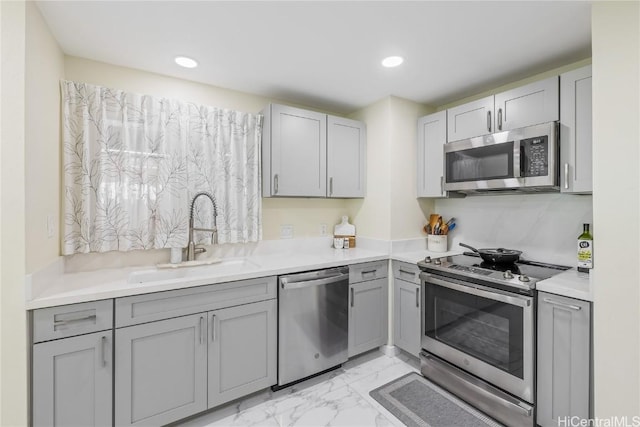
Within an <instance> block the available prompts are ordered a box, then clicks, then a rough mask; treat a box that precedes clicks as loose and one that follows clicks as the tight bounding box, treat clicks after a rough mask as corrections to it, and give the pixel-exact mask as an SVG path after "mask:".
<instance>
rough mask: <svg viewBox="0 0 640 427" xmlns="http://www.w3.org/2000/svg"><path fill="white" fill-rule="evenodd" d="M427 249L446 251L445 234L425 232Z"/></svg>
mask: <svg viewBox="0 0 640 427" xmlns="http://www.w3.org/2000/svg"><path fill="white" fill-rule="evenodd" d="M427 250H430V251H432V252H447V235H446V234H445V235H437V234H427Z"/></svg>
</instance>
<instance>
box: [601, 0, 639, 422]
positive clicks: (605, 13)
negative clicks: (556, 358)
mask: <svg viewBox="0 0 640 427" xmlns="http://www.w3.org/2000/svg"><path fill="white" fill-rule="evenodd" d="M591 23H592V49H593V117H594V119H595V120H594V122H593V143H594V144H593V219H594V223H595V233H594V236H593V237H594V271H593V273H592V274H593V276H594V284H595V286H594V305H593V326H594V329H593V348H594V352H593V362H594V384H595V396H594V402H595V403H594V405H595V409H594V412H595V417H596V418H598V419H600V420H605V421H607V420H610V419H611V420H612V418H613V417H618V421H620V420H621V419H622V418H621V417H623V416H626V417H628V418H627V421H626V422H627V423H628V424H631V423H632V421H631V420H632V418H631V417H638V416H640V286H639V284H640V264H639V262H638V261H639V260H640V227H639V224H640V172H639V169H638V162H640V149H639V147H640V122H639V120H638V118H639V117H640V4H639V3H638V2H615V1H611V2H609V1H602V2H594V4H593V6H592V14H591ZM633 422H635V423H636V424H637V421H636V420H634V421H633ZM602 425H604V424H602ZM611 425H613V423H612V424H611Z"/></svg>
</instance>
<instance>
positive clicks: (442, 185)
mask: <svg viewBox="0 0 640 427" xmlns="http://www.w3.org/2000/svg"><path fill="white" fill-rule="evenodd" d="M440 194H444V176H440Z"/></svg>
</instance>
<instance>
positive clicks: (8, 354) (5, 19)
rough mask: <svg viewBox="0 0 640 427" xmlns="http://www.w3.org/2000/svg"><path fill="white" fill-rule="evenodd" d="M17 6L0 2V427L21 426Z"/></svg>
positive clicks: (21, 113)
mask: <svg viewBox="0 0 640 427" xmlns="http://www.w3.org/2000/svg"><path fill="white" fill-rule="evenodd" d="M26 19H27V18H26V9H25V3H24V2H23V1H16V2H7V1H3V2H0V53H1V54H2V63H1V66H0V425H3V426H20V425H26V424H27V328H26V312H25V306H24V275H25V243H24V241H25V220H24V217H25V197H24V195H25V168H24V160H25V158H24V153H25V98H24V83H25V28H26Z"/></svg>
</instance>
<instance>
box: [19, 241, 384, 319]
mask: <svg viewBox="0 0 640 427" xmlns="http://www.w3.org/2000/svg"><path fill="white" fill-rule="evenodd" d="M387 259H389V254H388V253H386V252H384V251H379V250H370V249H363V248H352V249H332V248H326V249H321V250H315V251H314V252H313V253H280V254H273V255H251V256H247V257H243V258H242V259H241V260H245V261H246V262H245V263H244V264H243V265H242V267H241V268H238V266H234V265H225V264H224V263H223V264H222V265H218V264H212V265H208V266H206V265H205V266H197V267H189V268H188V271H187V272H186V273H185V274H187V277H180V278H176V279H170V280H154V281H149V282H146V283H130V280H129V278H130V277H136V275H139V274H140V272H142V273H143V274H144V273H145V272H151V273H153V272H154V271H157V269H156V267H154V266H147V267H127V268H118V269H102V270H95V271H90V272H81V273H63V274H59V275H56V276H55V277H51V278H50V280H49V282H48V284H47V287H46V289H44V290H43V291H42V292H41V293H40V294H39V295H36V296H34V298H32V299H30V300H27V302H26V308H27V310H33V309H37V308H44V307H52V306H58V305H64V304H73V303H79V302H87V301H95V300H100V299H107V298H118V297H124V296H130V295H139V294H146V293H151V292H160V291H167V290H172V289H181V288H189V287H193V286H202V285H210V284H216V283H223V282H231V281H236V280H244V279H251V278H256V277H266V276H274V275H281V274H288V273H293V272H299V271H305V270H316V269H321V268H331V267H338V266H342V265H349V264H357V263H361V262H369V261H380V260H387ZM232 260H233V258H232ZM167 271H168V272H171V271H173V270H167ZM132 273H133V274H132Z"/></svg>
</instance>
